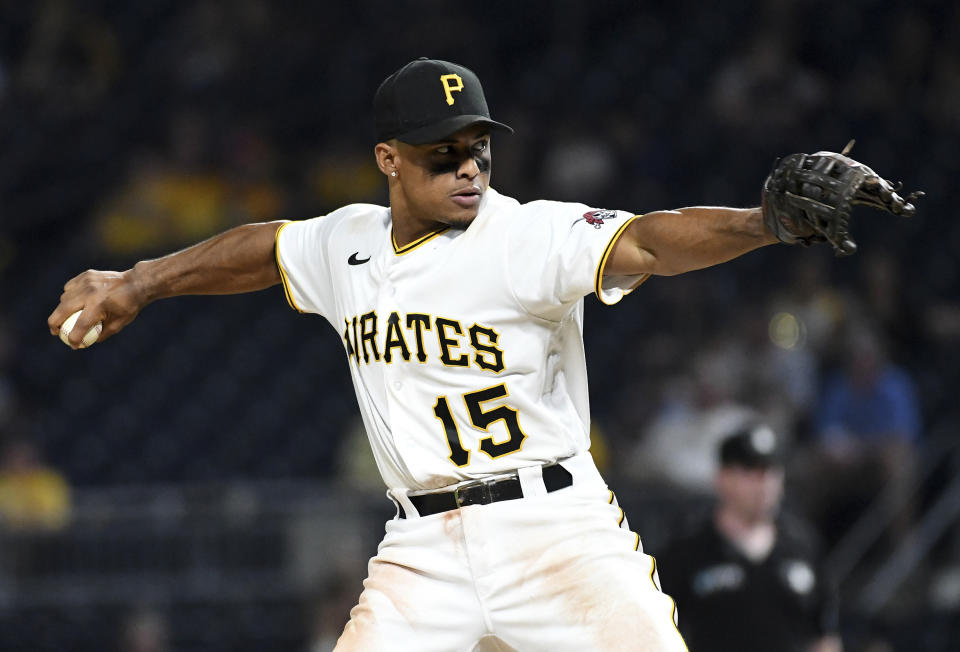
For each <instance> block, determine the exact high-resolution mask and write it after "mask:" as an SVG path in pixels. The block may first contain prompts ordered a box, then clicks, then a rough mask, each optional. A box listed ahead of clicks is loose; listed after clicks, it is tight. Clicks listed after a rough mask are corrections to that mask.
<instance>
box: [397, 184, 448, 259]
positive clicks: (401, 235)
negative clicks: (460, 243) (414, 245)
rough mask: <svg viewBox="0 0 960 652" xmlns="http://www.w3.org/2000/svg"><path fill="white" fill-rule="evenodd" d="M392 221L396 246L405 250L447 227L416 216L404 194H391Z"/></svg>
mask: <svg viewBox="0 0 960 652" xmlns="http://www.w3.org/2000/svg"><path fill="white" fill-rule="evenodd" d="M390 221H391V223H392V227H393V241H394V244H395V245H396V246H397V247H399V248H403V247H405V246H407V245H408V244H410V243H411V242H415V241H416V240H419V239H420V238H422V237H423V236H425V235H428V234H430V233H434V232H436V231H437V230H439V229H442V228H443V227H444V226H445V225H444V224H442V223H441V222H438V221H436V220H425V219H422V218H418V217H417V216H416V215H414V211H412V210H411V209H410V206H409V204H407V202H406V201H405V197H403V194H402V193H394V192H391V193H390Z"/></svg>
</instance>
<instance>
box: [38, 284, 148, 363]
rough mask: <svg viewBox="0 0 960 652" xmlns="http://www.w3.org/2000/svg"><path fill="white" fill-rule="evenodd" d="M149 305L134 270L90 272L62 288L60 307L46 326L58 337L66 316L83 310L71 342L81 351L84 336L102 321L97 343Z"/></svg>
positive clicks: (71, 333)
mask: <svg viewBox="0 0 960 652" xmlns="http://www.w3.org/2000/svg"><path fill="white" fill-rule="evenodd" d="M146 303H147V302H146V301H145V299H144V296H143V292H142V291H141V290H140V288H139V287H138V285H137V283H136V281H135V278H134V276H133V273H132V270H130V271H127V272H100V271H96V270H92V269H91V270H87V271H85V272H83V273H82V274H80V275H78V276H75V277H74V278H72V279H70V280H69V281H67V283H66V285H64V286H63V294H61V295H60V304H59V305H58V306H57V307H56V309H55V310H54V311H53V312H52V313H51V314H50V316H49V317H48V318H47V326H49V328H50V333H51V334H53V335H59V333H60V326H61V324H63V322H64V321H65V320H66V319H67V317H68V316H70V315H72V314H73V313H75V312H77V311H78V310H83V313H82V314H81V315H80V317H79V318H78V319H77V323H76V324H75V325H74V327H73V330H72V331H71V332H70V336H69V340H68V341H69V344H70V347H71V348H74V349H77V348H82V347H81V343H82V340H83V337H84V334H85V333H86V332H87V331H89V330H90V329H91V328H92V327H93V326H94V325H95V324H96V323H97V322H103V331H102V332H101V333H100V337H99V339H98V340H97V341H100V342H102V341H103V340H105V339H107V338H108V337H110V336H111V335H113V334H115V333H117V332H118V331H120V329H122V328H123V327H124V326H126V325H127V324H129V323H130V322H131V321H133V319H134V318H135V317H136V316H137V314H138V313H139V312H140V310H141V309H143V307H144V306H145V305H146Z"/></svg>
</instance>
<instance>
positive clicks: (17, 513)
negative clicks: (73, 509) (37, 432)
mask: <svg viewBox="0 0 960 652" xmlns="http://www.w3.org/2000/svg"><path fill="white" fill-rule="evenodd" d="M69 518H70V488H69V487H68V485H67V482H66V480H65V479H64V477H63V476H62V475H61V474H60V473H59V472H57V471H56V470H55V469H52V468H50V467H48V466H45V465H44V464H43V462H42V460H41V458H40V451H39V450H38V449H37V447H36V446H35V445H34V444H33V442H31V441H28V440H26V439H13V440H11V441H8V442H7V443H6V445H5V446H4V448H3V454H2V456H0V526H3V527H5V528H7V529H9V530H38V529H39V530H53V529H57V528H60V527H63V526H64V525H65V524H66V523H67V521H68V520H69Z"/></svg>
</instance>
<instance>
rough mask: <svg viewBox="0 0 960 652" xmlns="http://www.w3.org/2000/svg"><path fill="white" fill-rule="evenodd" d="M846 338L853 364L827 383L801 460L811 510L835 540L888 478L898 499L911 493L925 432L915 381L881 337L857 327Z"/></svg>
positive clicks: (903, 523) (826, 534)
mask: <svg viewBox="0 0 960 652" xmlns="http://www.w3.org/2000/svg"><path fill="white" fill-rule="evenodd" d="M845 343H846V351H847V356H846V360H845V364H844V366H843V368H842V369H841V370H840V371H838V372H837V373H835V374H833V375H832V376H831V377H829V378H828V380H827V382H826V386H825V388H824V391H823V396H822V399H821V402H820V407H819V410H818V413H817V416H816V440H815V441H814V442H813V443H812V447H811V449H810V450H809V451H808V455H806V456H802V458H801V461H800V464H799V466H798V471H799V472H800V473H802V474H803V476H805V477H802V478H799V481H800V483H801V485H802V486H804V487H805V489H804V491H803V492H802V494H803V497H804V500H805V502H806V504H807V509H808V510H809V511H808V513H809V515H810V516H811V517H812V518H814V519H816V520H817V522H818V523H819V524H820V526H821V528H822V532H823V533H824V534H825V536H827V538H828V539H829V540H830V541H831V542H832V541H835V540H836V538H837V537H838V536H839V535H840V534H841V532H840V531H839V530H838V526H841V524H843V527H846V526H847V525H848V524H849V522H850V519H851V517H856V515H857V514H858V513H859V511H860V510H861V509H862V508H863V507H865V506H866V504H868V503H869V501H871V500H872V499H873V498H874V497H876V496H877V495H878V494H879V493H880V491H881V490H882V489H884V487H886V486H887V484H888V483H891V485H890V486H891V488H892V489H893V490H894V491H893V492H892V493H890V494H888V495H890V496H891V499H892V500H893V501H894V502H893V504H898V503H900V502H901V501H905V500H906V498H907V492H908V491H909V490H910V488H911V486H912V478H913V474H914V468H915V464H916V455H917V446H918V443H919V439H920V433H921V423H920V410H919V406H918V404H917V398H916V392H915V389H914V384H913V381H912V380H911V378H910V376H909V375H908V374H907V373H906V372H905V371H904V370H903V369H901V368H900V367H897V366H896V365H894V364H893V363H891V362H890V361H889V360H888V359H887V356H886V353H885V351H884V349H883V346H882V344H881V342H880V339H879V337H878V336H877V335H876V334H875V333H872V332H870V331H869V330H865V329H862V328H855V329H852V330H851V332H850V334H849V335H848V337H847V339H846V340H845ZM891 517H892V514H891ZM897 524H898V525H899V527H900V529H901V531H902V528H903V527H904V526H905V525H906V523H905V522H903V521H898V522H897Z"/></svg>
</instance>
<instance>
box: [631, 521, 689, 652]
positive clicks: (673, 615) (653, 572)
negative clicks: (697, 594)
mask: <svg viewBox="0 0 960 652" xmlns="http://www.w3.org/2000/svg"><path fill="white" fill-rule="evenodd" d="M638 540H639V535H638ZM648 556H649V557H650V583H651V584H653V586H654V588H655V589H657V591H659V592H660V593H663V588H661V586H660V583H659V582H658V581H657V560H656V559H655V558H654V557H653V555H648ZM663 595H665V596H666V597H667V598H669V600H670V620H672V621H673V628H674V629H675V630H676V631H677V636H679V637H680V640H681V641H683V649H684V650H687V652H689V648H687V642H686V641H684V640H683V634H681V633H680V627H679V626H678V623H679V619H678V618H677V601H676V600H674V599H673V596H671V595H670V594H669V593H663Z"/></svg>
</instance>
